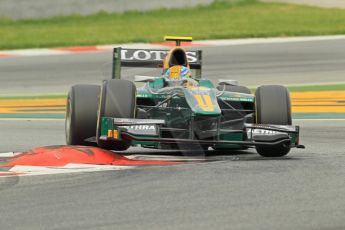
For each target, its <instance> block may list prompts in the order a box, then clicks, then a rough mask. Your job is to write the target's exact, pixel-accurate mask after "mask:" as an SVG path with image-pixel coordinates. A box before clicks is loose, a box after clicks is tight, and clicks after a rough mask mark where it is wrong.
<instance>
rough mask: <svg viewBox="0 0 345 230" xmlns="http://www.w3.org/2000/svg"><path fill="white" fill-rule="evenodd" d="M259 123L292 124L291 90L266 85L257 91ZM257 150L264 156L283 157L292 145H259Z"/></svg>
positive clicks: (256, 100)
mask: <svg viewBox="0 0 345 230" xmlns="http://www.w3.org/2000/svg"><path fill="white" fill-rule="evenodd" d="M255 109H256V123H257V124H272V125H291V124H292V119H291V100H290V95H289V91H288V90H287V88H286V87H284V86H280V85H264V86H260V87H258V89H257V90H256V92H255ZM256 151H257V152H258V153H259V154H260V155H261V156H264V157H282V156H285V155H286V154H288V153H289V151H290V146H287V145H284V144H283V145H279V146H257V147H256Z"/></svg>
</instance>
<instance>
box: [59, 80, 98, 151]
mask: <svg viewBox="0 0 345 230" xmlns="http://www.w3.org/2000/svg"><path fill="white" fill-rule="evenodd" d="M100 89H101V87H100V86H98V85H74V86H72V87H71V89H70V91H69V92H68V96H67V109H66V120H65V134H66V143H67V144H68V145H89V146H90V145H91V146H92V145H95V144H93V143H92V142H87V141H85V139H86V138H89V137H94V136H96V127H97V109H98V101H99V99H98V97H99V93H100Z"/></svg>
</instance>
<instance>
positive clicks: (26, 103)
mask: <svg viewBox="0 0 345 230" xmlns="http://www.w3.org/2000/svg"><path fill="white" fill-rule="evenodd" d="M290 95H291V100H292V112H295V113H296V112H303V113H308V112H310V113H318V112H319V113H320V112H327V113H332V112H334V113H337V112H338V113H344V112H345V91H318V92H317V91H316V92H292V93H290ZM195 99H196V100H197V103H198V105H199V106H200V107H201V109H202V110H204V111H213V110H214V106H213V104H212V101H211V98H210V97H209V96H208V95H195ZM65 109H66V99H64V98H55V99H0V113H20V114H22V113H35V114H37V113H65Z"/></svg>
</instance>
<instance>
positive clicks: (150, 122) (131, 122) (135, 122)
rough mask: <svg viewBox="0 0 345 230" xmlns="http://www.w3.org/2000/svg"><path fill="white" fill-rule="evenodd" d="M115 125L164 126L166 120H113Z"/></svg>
mask: <svg viewBox="0 0 345 230" xmlns="http://www.w3.org/2000/svg"><path fill="white" fill-rule="evenodd" d="M113 121H114V125H121V124H126V123H129V124H128V125H141V124H145V125H155V124H164V123H165V121H164V120H158V119H135V118H113Z"/></svg>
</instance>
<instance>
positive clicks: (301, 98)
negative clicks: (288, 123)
mask: <svg viewBox="0 0 345 230" xmlns="http://www.w3.org/2000/svg"><path fill="white" fill-rule="evenodd" d="M290 95H291V100H292V112H295V113H296V112H303V113H322V112H325V113H326V112H327V113H337V112H338V113H343V112H345V91H315V92H292V93H290Z"/></svg>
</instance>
